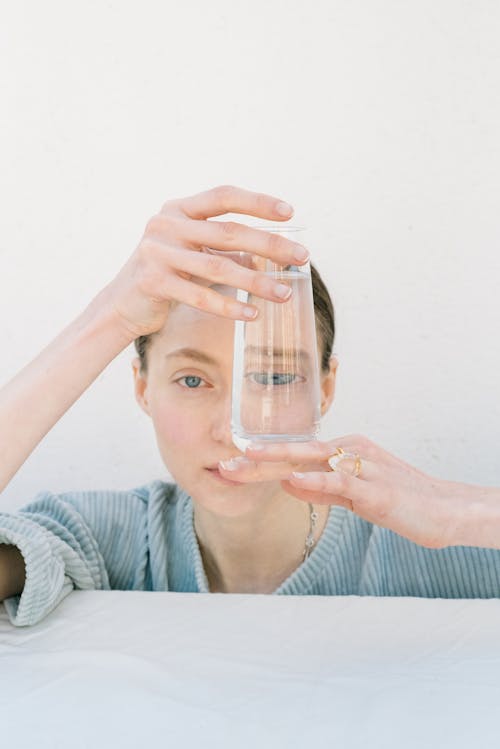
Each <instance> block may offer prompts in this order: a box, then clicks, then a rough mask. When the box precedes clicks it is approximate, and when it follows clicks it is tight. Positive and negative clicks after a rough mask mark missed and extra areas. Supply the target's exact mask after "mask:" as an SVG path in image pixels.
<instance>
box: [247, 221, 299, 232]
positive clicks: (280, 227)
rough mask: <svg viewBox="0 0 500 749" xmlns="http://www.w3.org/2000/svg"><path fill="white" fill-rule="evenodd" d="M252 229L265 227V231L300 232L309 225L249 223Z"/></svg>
mask: <svg viewBox="0 0 500 749" xmlns="http://www.w3.org/2000/svg"><path fill="white" fill-rule="evenodd" d="M247 226H249V227H250V228H251V229H263V230H264V231H273V232H279V231H283V232H299V231H306V230H307V227H305V226H295V225H293V226H287V225H286V224H285V225H283V224H276V223H274V224H269V225H268V226H266V225H265V224H247Z"/></svg>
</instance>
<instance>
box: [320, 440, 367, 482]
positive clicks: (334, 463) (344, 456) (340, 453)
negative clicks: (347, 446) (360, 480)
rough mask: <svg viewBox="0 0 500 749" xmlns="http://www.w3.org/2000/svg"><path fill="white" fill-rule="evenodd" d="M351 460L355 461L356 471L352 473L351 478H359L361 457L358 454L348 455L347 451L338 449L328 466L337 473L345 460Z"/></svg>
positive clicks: (329, 460)
mask: <svg viewBox="0 0 500 749" xmlns="http://www.w3.org/2000/svg"><path fill="white" fill-rule="evenodd" d="M349 459H350V460H354V469H353V472H352V473H351V476H354V478H357V477H358V476H359V475H360V473H361V458H360V457H359V455H358V453H346V452H345V450H342V448H341V447H337V449H336V450H335V452H334V453H333V455H331V456H330V457H329V458H328V465H329V466H330V468H331V469H332V471H336V470H337V468H338V465H339V463H341V462H342V461H343V460H349Z"/></svg>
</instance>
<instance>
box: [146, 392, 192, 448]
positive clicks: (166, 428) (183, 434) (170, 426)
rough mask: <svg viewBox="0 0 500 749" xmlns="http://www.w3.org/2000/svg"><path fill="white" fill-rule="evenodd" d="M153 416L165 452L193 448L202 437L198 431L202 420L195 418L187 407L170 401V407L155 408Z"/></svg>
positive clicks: (158, 437)
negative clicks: (175, 404)
mask: <svg viewBox="0 0 500 749" xmlns="http://www.w3.org/2000/svg"><path fill="white" fill-rule="evenodd" d="M152 416H153V421H154V426H155V430H156V435H157V439H158V442H159V444H160V446H161V448H162V450H164V451H165V452H168V453H175V452H178V451H180V450H181V451H183V452H185V451H186V450H192V449H193V445H194V444H196V442H198V440H199V438H200V437H201V435H199V434H198V433H197V430H198V431H199V427H200V420H199V419H193V414H192V413H190V411H188V410H187V409H183V408H181V407H179V406H177V407H175V406H173V404H172V403H169V405H168V408H166V407H165V408H159V409H157V410H156V409H155V410H154V411H153V413H152Z"/></svg>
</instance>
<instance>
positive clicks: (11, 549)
mask: <svg viewBox="0 0 500 749" xmlns="http://www.w3.org/2000/svg"><path fill="white" fill-rule="evenodd" d="M25 579H26V568H25V565H24V557H23V555H22V554H21V552H20V551H19V549H18V548H17V547H16V546H7V545H6V544H0V601H3V600H4V599H5V598H10V597H11V596H20V595H21V593H22V592H23V588H24V582H25Z"/></svg>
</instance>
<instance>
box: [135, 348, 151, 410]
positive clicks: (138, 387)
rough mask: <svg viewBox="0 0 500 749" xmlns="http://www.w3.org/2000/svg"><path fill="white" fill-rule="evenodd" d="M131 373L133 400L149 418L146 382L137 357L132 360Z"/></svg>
mask: <svg viewBox="0 0 500 749" xmlns="http://www.w3.org/2000/svg"><path fill="white" fill-rule="evenodd" d="M132 371H133V373H134V389H135V399H136V401H137V403H138V404H139V405H140V407H141V408H142V410H143V411H144V413H147V414H148V416H151V412H150V410H149V404H148V380H147V376H146V375H145V374H144V373H141V360H140V359H139V357H138V356H136V357H135V359H133V360H132Z"/></svg>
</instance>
